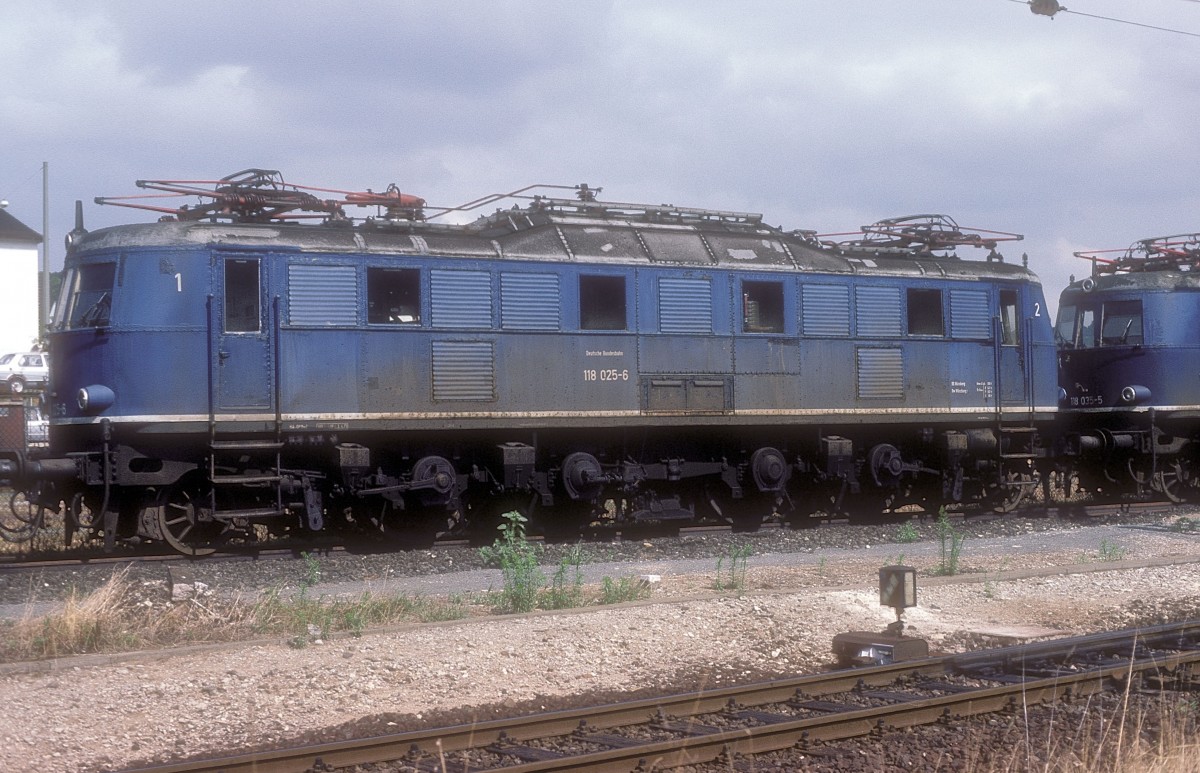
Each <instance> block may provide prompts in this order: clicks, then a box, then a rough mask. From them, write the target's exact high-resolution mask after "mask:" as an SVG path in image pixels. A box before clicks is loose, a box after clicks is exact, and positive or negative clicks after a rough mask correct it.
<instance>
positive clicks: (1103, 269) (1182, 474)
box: [1056, 234, 1200, 502]
mask: <svg viewBox="0 0 1200 773" xmlns="http://www.w3.org/2000/svg"><path fill="white" fill-rule="evenodd" d="M1076 254H1077V255H1078V256H1080V257H1085V258H1089V259H1091V260H1092V266H1093V270H1092V273H1091V275H1090V276H1088V277H1085V278H1084V279H1082V280H1080V281H1075V280H1074V278H1072V282H1071V284H1070V286H1068V287H1067V288H1066V289H1065V290H1063V292H1062V295H1061V297H1060V300H1059V310H1058V321H1057V325H1056V340H1057V342H1058V347H1059V374H1060V375H1059V378H1060V382H1061V384H1062V387H1063V390H1064V395H1063V405H1062V423H1063V437H1064V439H1065V442H1066V448H1065V456H1064V466H1067V467H1070V468H1072V469H1073V470H1075V471H1076V472H1077V473H1078V475H1079V482H1080V484H1081V485H1082V486H1083V487H1084V488H1086V489H1089V490H1096V491H1106V492H1110V493H1113V494H1118V495H1132V496H1137V497H1144V496H1147V495H1150V493H1151V492H1157V493H1160V494H1163V495H1165V496H1166V497H1167V498H1169V499H1171V500H1173V501H1176V502H1178V501H1182V500H1183V499H1185V498H1189V497H1191V496H1192V495H1194V494H1195V492H1196V490H1197V487H1198V486H1200V469H1198V468H1197V453H1198V452H1200V444H1198V442H1200V422H1197V419H1200V385H1198V384H1197V382H1196V374H1197V373H1200V342H1198V341H1197V337H1196V330H1197V329H1198V328H1200V234H1183V235H1179V236H1165V237H1156V238H1152V239H1144V240H1142V241H1139V242H1136V243H1134V244H1133V246H1131V247H1130V248H1129V249H1128V250H1125V251H1124V254H1122V255H1120V256H1119V257H1116V258H1107V257H1104V256H1103V255H1102V254H1101V253H1076Z"/></svg>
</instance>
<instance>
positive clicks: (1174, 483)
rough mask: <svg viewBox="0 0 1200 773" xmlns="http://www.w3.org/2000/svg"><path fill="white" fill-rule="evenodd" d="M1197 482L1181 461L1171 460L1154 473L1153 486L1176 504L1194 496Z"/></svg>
mask: <svg viewBox="0 0 1200 773" xmlns="http://www.w3.org/2000/svg"><path fill="white" fill-rule="evenodd" d="M1197 483H1200V481H1198V480H1197V479H1196V478H1195V477H1193V476H1192V474H1191V471H1190V470H1189V469H1188V468H1187V467H1186V466H1185V465H1184V464H1183V463H1182V462H1179V461H1174V462H1171V463H1170V464H1168V465H1166V466H1165V467H1164V468H1163V469H1161V470H1159V471H1158V472H1156V473H1154V478H1153V480H1152V481H1151V488H1153V489H1154V490H1155V491H1157V492H1159V493H1160V494H1162V495H1163V496H1165V497H1166V498H1167V499H1169V500H1171V501H1172V502H1174V503H1175V504H1179V503H1181V502H1186V501H1188V500H1189V499H1191V498H1192V497H1193V496H1194V493H1195V490H1196V487H1197Z"/></svg>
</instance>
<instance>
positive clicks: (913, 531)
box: [896, 521, 921, 543]
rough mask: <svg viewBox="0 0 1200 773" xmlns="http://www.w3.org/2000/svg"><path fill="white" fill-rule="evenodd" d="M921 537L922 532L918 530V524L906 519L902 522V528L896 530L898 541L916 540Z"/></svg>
mask: <svg viewBox="0 0 1200 773" xmlns="http://www.w3.org/2000/svg"><path fill="white" fill-rule="evenodd" d="M919 539H921V533H920V532H919V531H917V525H916V524H915V523H913V522H912V521H905V522H904V523H902V524H900V528H899V529H897V530H896V541H897V542H904V543H908V542H916V541H918V540H919Z"/></svg>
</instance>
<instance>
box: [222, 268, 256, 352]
mask: <svg viewBox="0 0 1200 773" xmlns="http://www.w3.org/2000/svg"><path fill="white" fill-rule="evenodd" d="M258 297H259V292H258V261H257V260H255V259H253V258H226V259H225V332H226V333H257V332H258V329H259V316H260V314H259V308H258Z"/></svg>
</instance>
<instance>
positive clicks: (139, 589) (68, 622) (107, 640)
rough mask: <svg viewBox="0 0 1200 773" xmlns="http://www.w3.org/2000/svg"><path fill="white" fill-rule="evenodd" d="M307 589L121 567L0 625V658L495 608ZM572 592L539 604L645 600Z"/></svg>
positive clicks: (634, 591)
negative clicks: (184, 591) (176, 595)
mask: <svg viewBox="0 0 1200 773" xmlns="http://www.w3.org/2000/svg"><path fill="white" fill-rule="evenodd" d="M605 579H606V581H607V580H608V578H605ZM314 584H315V580H312V579H302V580H301V582H300V590H299V592H296V593H291V594H285V593H283V592H282V590H281V589H278V588H276V589H273V590H271V591H268V592H266V593H264V594H261V595H256V596H254V597H252V598H243V597H235V598H231V599H230V598H218V597H215V596H211V595H209V596H202V597H199V598H190V599H186V600H183V601H172V600H170V598H169V597H168V593H167V590H166V588H165V586H161V587H148V586H146V585H142V584H137V583H134V582H132V581H131V580H130V578H129V576H128V570H127V569H122V570H117V571H116V572H114V573H113V576H112V577H110V578H109V580H108V581H107V582H106V583H105V584H104V585H102V586H101V587H100V588H98V589H96V590H95V591H92V592H91V593H87V594H80V593H72V594H71V596H69V597H68V598H67V599H66V601H65V602H64V603H63V605H62V606H61V608H60V609H59V610H58V611H56V612H53V613H51V614H47V615H37V614H35V613H34V612H33V610H32V607H31V608H30V612H29V613H27V614H26V616H25V617H24V618H22V619H20V620H17V621H15V622H14V621H10V622H0V662H16V661H26V660H41V659H46V658H60V657H66V656H70V655H84V654H93V653H105V652H109V653H110V652H130V651H135V650H152V649H164V648H169V647H177V646H181V645H186V644H205V643H215V642H232V641H248V640H251V639H259V638H264V637H267V638H270V637H282V638H285V639H287V640H288V641H289V642H290V643H291V644H292V645H293V646H296V647H303V646H306V645H307V644H309V643H310V642H312V641H315V640H317V639H323V638H327V637H329V636H330V635H331V634H338V633H349V634H353V635H359V634H362V633H363V632H365V631H366V630H367V629H369V628H373V627H380V626H386V625H396V624H401V623H427V622H434V621H439V620H457V619H461V618H464V617H470V616H483V615H488V614H491V613H492V612H493V611H494V610H495V609H496V608H497V606H498V605H499V594H497V593H481V594H477V595H475V596H472V597H459V596H450V597H434V598H428V597H422V596H410V595H388V594H379V593H371V592H370V591H365V592H363V593H361V594H359V595H358V596H356V597H353V598H339V597H330V596H317V595H314V594H313V593H312V587H313V585H314ZM577 590H578V593H577V594H573V595H572V603H569V604H567V603H560V604H556V605H552V607H551V605H543V606H547V608H567V607H573V606H591V605H602V604H617V603H621V602H626V601H632V600H636V599H641V598H645V597H646V596H647V595H649V588H648V586H647V585H646V584H645V583H642V582H640V581H636V580H632V579H627V580H622V581H618V582H611V581H607V582H606V583H605V584H604V585H603V586H597V587H584V586H580V587H578V589H577Z"/></svg>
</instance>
